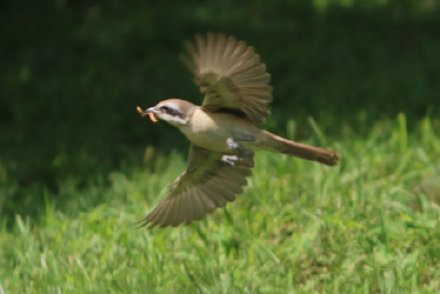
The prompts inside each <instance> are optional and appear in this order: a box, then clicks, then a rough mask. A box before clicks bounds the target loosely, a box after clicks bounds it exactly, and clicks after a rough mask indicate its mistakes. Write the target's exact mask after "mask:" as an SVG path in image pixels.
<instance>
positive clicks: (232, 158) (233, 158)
mask: <svg viewBox="0 0 440 294" xmlns="http://www.w3.org/2000/svg"><path fill="white" fill-rule="evenodd" d="M239 160H240V158H239V157H238V156H237V155H227V154H226V155H222V161H223V162H224V163H226V164H229V165H230V166H234V165H235V163H237V161H239Z"/></svg>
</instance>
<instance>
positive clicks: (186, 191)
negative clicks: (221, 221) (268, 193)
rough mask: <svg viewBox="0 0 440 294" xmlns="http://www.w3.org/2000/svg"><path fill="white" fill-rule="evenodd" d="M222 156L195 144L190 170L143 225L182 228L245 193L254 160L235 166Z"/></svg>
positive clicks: (241, 161)
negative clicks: (247, 178)
mask: <svg viewBox="0 0 440 294" xmlns="http://www.w3.org/2000/svg"><path fill="white" fill-rule="evenodd" d="M221 156H222V154H220V153H217V152H212V151H209V150H206V149H203V148H200V147H197V146H194V145H191V147H190V152H189V158H188V166H187V168H186V170H185V171H184V172H183V173H182V174H181V175H180V176H179V177H178V178H177V179H176V180H175V181H174V183H173V184H172V185H171V186H170V188H169V190H168V193H167V194H166V196H165V197H164V199H162V200H161V201H160V202H159V204H158V205H157V207H156V208H155V209H154V210H153V211H152V212H151V213H150V214H149V215H148V216H147V217H146V218H145V219H144V220H143V221H142V222H141V225H142V226H144V225H147V224H150V227H154V226H159V227H166V226H178V225H180V224H182V223H185V224H189V223H190V222H192V221H194V220H198V219H201V218H202V217H203V216H205V215H206V214H208V213H211V212H213V211H214V210H215V209H216V208H217V207H224V206H225V205H226V202H228V201H233V200H234V199H235V195H236V194H239V193H241V192H243V189H244V186H245V185H246V183H247V180H246V177H247V176H250V175H251V168H252V167H253V166H254V161H253V158H245V159H242V160H239V161H237V163H236V164H235V165H234V166H231V165H229V164H227V163H224V162H223V161H221Z"/></svg>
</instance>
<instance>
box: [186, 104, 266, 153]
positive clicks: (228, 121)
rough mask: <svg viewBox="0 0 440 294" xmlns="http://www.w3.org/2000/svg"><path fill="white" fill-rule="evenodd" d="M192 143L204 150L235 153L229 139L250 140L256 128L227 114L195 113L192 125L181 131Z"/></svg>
mask: <svg viewBox="0 0 440 294" xmlns="http://www.w3.org/2000/svg"><path fill="white" fill-rule="evenodd" d="M180 130H181V131H182V133H183V134H184V135H185V136H186V137H187V139H188V140H189V141H191V143H193V144H194V145H197V146H200V147H202V148H205V149H208V150H212V151H217V152H222V153H231V152H233V151H232V150H231V149H230V148H229V147H228V145H227V143H226V142H227V139H228V138H233V139H239V138H243V137H246V138H249V136H252V135H255V133H256V130H257V129H256V128H255V127H254V126H253V125H252V124H250V123H247V122H245V121H243V120H241V119H237V118H235V117H233V116H231V115H226V114H209V115H208V114H206V113H204V112H201V113H195V114H194V116H193V118H192V120H191V124H190V125H188V126H185V127H183V128H181V129H180Z"/></svg>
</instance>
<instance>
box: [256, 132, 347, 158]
mask: <svg viewBox="0 0 440 294" xmlns="http://www.w3.org/2000/svg"><path fill="white" fill-rule="evenodd" d="M261 143H262V145H263V146H262V147H263V148H265V149H268V150H270V151H273V152H281V153H284V154H288V155H293V156H296V157H300V158H302V159H306V160H312V161H317V162H320V163H323V164H326V165H336V164H337V163H338V161H339V158H340V157H339V155H338V154H337V153H336V152H334V151H331V150H327V149H324V148H320V147H314V146H310V145H306V144H302V143H297V142H294V141H290V140H287V139H284V138H283V137H280V136H277V135H275V134H272V133H270V132H268V131H263V140H262V141H261Z"/></svg>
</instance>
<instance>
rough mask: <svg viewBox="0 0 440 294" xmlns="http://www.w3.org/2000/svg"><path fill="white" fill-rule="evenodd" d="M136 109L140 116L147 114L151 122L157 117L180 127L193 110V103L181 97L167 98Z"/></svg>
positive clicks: (185, 122) (184, 123)
mask: <svg viewBox="0 0 440 294" xmlns="http://www.w3.org/2000/svg"><path fill="white" fill-rule="evenodd" d="M137 111H138V112H139V114H140V115H141V116H142V117H145V116H149V117H150V119H151V120H152V121H153V122H156V121H157V119H156V118H158V119H160V120H163V121H166V122H167V123H169V124H170V125H173V126H175V127H181V126H184V125H186V124H187V123H188V121H189V119H190V118H191V115H192V113H193V111H194V104H192V103H191V102H189V101H185V100H181V99H175V98H172V99H167V100H163V101H160V102H159V103H158V104H157V105H156V106H153V107H150V108H147V109H145V110H142V109H141V108H140V107H139V106H138V107H137Z"/></svg>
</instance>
